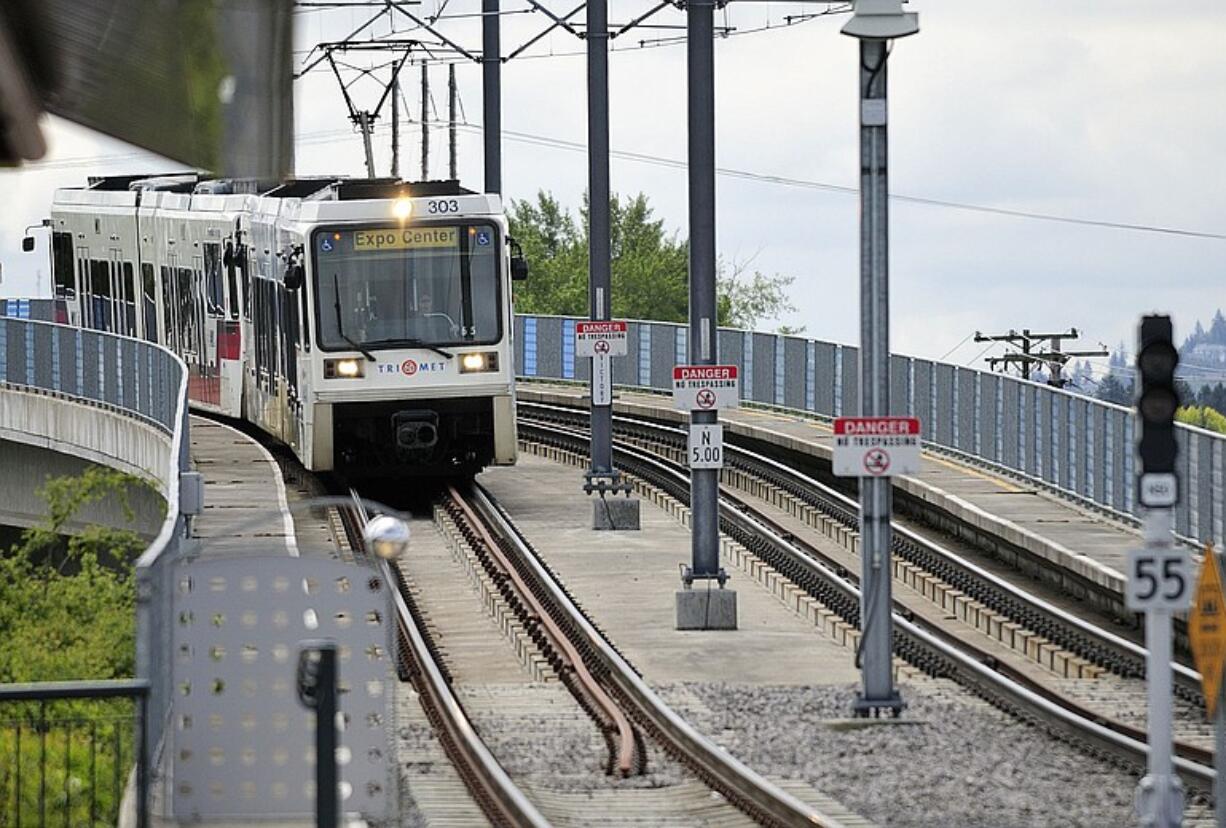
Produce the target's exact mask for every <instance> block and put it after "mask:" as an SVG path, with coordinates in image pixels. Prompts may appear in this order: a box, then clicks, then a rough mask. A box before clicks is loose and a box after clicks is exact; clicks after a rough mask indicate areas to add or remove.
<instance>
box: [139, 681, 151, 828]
mask: <svg viewBox="0 0 1226 828" xmlns="http://www.w3.org/2000/svg"><path fill="white" fill-rule="evenodd" d="M136 704H137V708H136V709H137V713H138V715H139V716H140V719H139V724H138V727H139V729H140V731H139V732H140V737H139V738H138V739H137V741H136V828H149V776H150V767H149V745H148V741H149V691H148V690H146V691H145V692H144V693H143V694H141V695H140V696H139V697H138V698H137V700H136Z"/></svg>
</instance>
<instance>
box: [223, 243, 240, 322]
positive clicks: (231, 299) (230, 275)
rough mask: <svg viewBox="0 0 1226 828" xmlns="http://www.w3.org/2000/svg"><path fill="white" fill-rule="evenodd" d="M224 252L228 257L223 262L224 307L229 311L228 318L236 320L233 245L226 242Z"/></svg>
mask: <svg viewBox="0 0 1226 828" xmlns="http://www.w3.org/2000/svg"><path fill="white" fill-rule="evenodd" d="M226 250H227V251H228V252H229V254H230V255H228V256H226V257H225V258H224V260H223V262H224V264H225V267H226V287H227V289H228V290H227V292H228V295H227V296H226V307H228V308H229V310H230V318H231V319H238V267H237V266H235V264H234V256H235V253H234V245H233V244H231V243H230V242H226Z"/></svg>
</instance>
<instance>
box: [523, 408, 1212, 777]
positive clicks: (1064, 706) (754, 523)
mask: <svg viewBox="0 0 1226 828" xmlns="http://www.w3.org/2000/svg"><path fill="white" fill-rule="evenodd" d="M585 420H586V411H583V410H580V409H572V408H565V407H560V406H548V405H542V404H535V403H527V404H525V403H521V404H520V432H521V437H524V438H527V439H532V440H537V441H541V442H545V443H548V444H552V445H556V446H558V447H562V448H566V449H567V450H569V451H576V452H580V453H584V452H586V451H587V441H588V435H587V433H586V430H585V429H584V428H583V425H584V422H585ZM615 430H616V432H617V434H618V435H619V438H620V439H619V440H618V441H616V442H615V446H614V451H615V456H616V457H617V459H618V462H619V464H620V465H621V466H622V468H623V469H625V470H627V471H629V472H630V473H631V474H634V475H635V476H637V477H639V478H640V479H642V480H643V481H645V482H647V483H649V484H650V485H652V486H654V487H656V488H658V489H661V490H663V491H664V492H665V493H667V494H669V495H670V496H672V497H674V498H676V499H677V500H679V501H681V502H683V503H686V502H688V499H689V475H688V470H687V469H685V468H684V467H682V466H681V465H680V464H679V463H678V462H676V461H675V460H674V459H673V458H674V457H676V456H678V455H677V450H678V446H684V441H685V432H684V431H682V430H681V429H678V428H675V427H673V426H664V425H660V424H658V423H654V422H651V421H647V420H641V419H635V418H628V417H616V418H615ZM627 437H628V438H630V439H625V438H627ZM635 443H637V444H635ZM645 446H649V447H645ZM725 452H726V455H727V456H728V459H729V460H730V461H731V463H732V464H733V465H736V466H738V467H739V468H742V469H745V470H747V471H748V472H749V473H752V474H755V475H758V476H761V477H764V478H767V479H770V480H772V482H773V484H774V485H781V486H784V487H786V488H787V489H788V490H789V491H792V492H793V493H794V494H796V495H797V496H799V497H801V498H802V499H804V500H805V501H806V502H807V503H810V504H812V506H813V508H815V509H818V510H820V511H821V512H822V513H823V514H824V515H828V516H829V517H830V518H831V519H833V520H836V521H839V522H841V523H843V524H845V525H847V526H848V527H851V528H854V527H855V526H856V525H857V523H858V515H857V509H856V504H855V503H854V501H851V500H850V499H849V498H847V497H846V496H844V495H842V494H841V493H839V492H836V491H834V490H832V489H829V488H828V487H825V486H823V485H822V484H820V483H818V482H817V481H814V480H811V479H809V478H807V477H805V476H804V475H802V474H800V473H798V472H796V471H795V470H792V469H790V468H788V467H787V466H785V465H783V464H781V463H778V462H777V461H774V460H772V459H770V458H765V457H761V456H759V455H756V454H753V453H752V452H748V451H745V450H744V449H740V448H737V447H735V446H731V445H728V444H725ZM720 523H721V530H722V531H724V532H725V533H726V534H728V535H729V536H731V537H732V538H733V539H734V540H736V541H738V542H739V543H741V544H742V545H744V546H746V547H747V548H749V549H750V550H751V551H753V552H755V553H756V554H758V555H760V556H761V557H763V558H764V559H766V560H767V561H768V562H770V563H771V564H772V565H773V566H775V568H777V569H778V570H780V571H781V572H782V573H784V574H785V575H787V576H788V577H789V578H791V579H792V580H793V581H794V582H795V583H796V584H797V585H798V586H799V587H801V588H802V589H803V590H806V591H807V592H808V593H809V594H810V595H812V596H813V597H815V598H817V599H818V600H819V601H821V602H822V603H823V604H825V605H826V606H827V607H829V608H830V609H831V610H833V611H834V612H835V613H837V614H838V615H839V616H841V617H842V618H843V619H844V620H845V621H847V622H848V623H851V624H858V622H859V590H858V582H857V579H856V578H855V577H854V576H853V575H852V573H851V572H849V571H848V570H847V568H846V567H845V566H842V565H839V564H837V563H834V562H832V561H831V560H830V559H828V558H827V557H825V556H824V555H823V554H822V553H821V552H820V550H818V549H817V548H816V547H814V546H813V545H811V544H808V543H806V542H805V541H804V540H803V539H800V538H798V537H796V536H795V535H794V534H791V533H788V532H786V531H783V530H781V528H780V526H779V525H778V524H777V523H776V522H775V521H773V520H772V519H771V518H770V516H769V515H768V514H766V513H765V511H764V510H762V509H760V508H758V507H757V506H755V505H754V503H753V502H752V501H751V500H748V499H745V498H742V497H740V496H739V495H738V494H737V493H735V492H733V491H731V490H730V489H729V488H728V487H727V486H724V487H721V509H720ZM895 533H896V534H895V539H894V551H895V553H896V554H898V555H900V556H901V557H903V558H904V559H908V560H912V561H913V562H915V563H916V565H918V566H921V567H924V566H927V567H929V568H931V569H932V570H933V571H934V572H937V573H938V574H939V575H940V576H941V577H944V578H948V579H949V580H951V581H956V582H957V583H959V584H961V585H962V586H961V587H960V588H964V589H965V591H966V592H967V593H968V594H971V595H975V596H976V597H977V598H980V600H983V601H984V603H986V604H988V605H989V606H993V607H994V608H998V609H999V610H1000V611H1001V612H1003V613H1004V614H1006V615H1010V616H1011V617H1016V618H1017V619H1019V622H1020V623H1024V624H1025V625H1027V626H1030V627H1032V628H1035V629H1038V630H1040V631H1042V633H1043V634H1044V635H1048V636H1050V637H1051V639H1052V640H1054V641H1058V642H1059V643H1060V644H1061V645H1062V646H1065V647H1067V648H1068V649H1069V650H1070V651H1072V652H1076V653H1078V654H1079V655H1081V656H1083V657H1084V658H1086V659H1088V660H1090V661H1092V662H1094V663H1096V664H1100V665H1102V666H1104V667H1106V668H1107V669H1109V670H1111V671H1113V672H1115V673H1117V674H1118V675H1122V676H1125V677H1132V678H1136V677H1138V675H1141V676H1143V660H1144V658H1145V650H1144V648H1141V647H1139V646H1138V645H1136V644H1134V643H1133V642H1130V641H1127V640H1126V639H1123V638H1120V637H1119V636H1116V635H1114V634H1113V633H1111V632H1110V631H1108V630H1104V629H1101V628H1099V627H1096V626H1095V625H1093V624H1091V623H1089V622H1087V621H1085V620H1084V619H1082V618H1078V617H1077V616H1075V615H1072V614H1070V613H1068V612H1066V611H1064V610H1062V609H1060V608H1059V607H1055V606H1053V605H1051V604H1050V603H1048V602H1045V601H1043V600H1042V599H1040V598H1038V597H1036V596H1033V595H1031V594H1029V593H1027V592H1026V591H1025V590H1023V589H1021V588H1020V587H1018V586H1016V585H1014V584H1011V583H1009V582H1008V581H1006V580H1004V579H1002V578H1000V577H998V576H996V575H994V574H993V573H990V572H987V571H986V570H983V569H982V568H981V567H978V566H977V565H975V564H974V563H973V562H971V561H968V560H966V559H964V558H962V557H960V556H959V555H957V554H956V553H953V552H951V551H949V550H947V549H944V548H943V547H941V546H939V545H938V544H935V543H933V542H932V541H930V540H927V539H925V538H923V537H921V536H919V535H918V534H916V533H914V532H911V531H910V530H908V529H907V528H905V527H901V526H897V525H896V526H895ZM899 610H901V611H899ZM894 622H895V629H896V638H895V647H896V651H897V653H898V654H899V655H900V656H902V657H903V658H905V659H907V660H908V661H909V662H911V663H913V664H915V665H916V666H918V667H921V668H922V669H924V670H926V671H927V672H930V673H933V674H935V675H944V676H949V677H951V678H953V679H955V680H957V681H959V682H960V683H962V684H964V685H966V686H968V687H971V688H973V689H974V690H975V691H976V692H978V693H980V694H981V695H983V696H985V697H986V698H988V699H989V700H991V701H993V702H994V703H996V704H998V705H999V706H1001V707H1004V708H1006V709H1009V710H1011V711H1013V712H1015V713H1017V714H1018V715H1021V716H1023V717H1025V718H1029V719H1033V720H1035V721H1038V722H1041V723H1042V724H1043V725H1044V726H1045V727H1047V728H1048V729H1049V730H1050V731H1052V732H1053V733H1056V734H1057V735H1059V736H1060V737H1061V738H1065V739H1067V740H1069V741H1072V742H1076V743H1080V744H1083V745H1085V746H1087V747H1088V748H1090V749H1091V750H1093V751H1095V752H1099V753H1103V754H1105V755H1109V756H1111V757H1114V758H1115V759H1117V760H1118V761H1121V762H1124V763H1126V764H1128V765H1131V766H1134V767H1143V766H1144V764H1145V757H1146V753H1147V748H1146V745H1145V743H1144V738H1145V735H1144V733H1143V732H1141V731H1140V730H1138V729H1137V728H1135V727H1132V726H1130V725H1128V724H1125V723H1124V722H1121V721H1118V720H1117V719H1116V718H1115V717H1114V716H1112V715H1110V714H1109V713H1106V712H1104V711H1102V710H1096V709H1092V708H1090V707H1089V706H1087V705H1085V704H1082V703H1079V702H1077V701H1076V700H1073V699H1070V698H1067V697H1066V696H1063V695H1061V694H1060V693H1058V692H1055V691H1053V690H1052V689H1051V688H1049V687H1046V686H1044V685H1043V684H1042V683H1040V682H1035V681H1034V680H1032V679H1030V678H1027V677H1026V676H1023V675H1021V674H1019V673H1018V672H1017V671H1015V670H1012V669H1010V668H1008V667H1007V666H1006V665H1002V664H1001V663H999V660H998V659H997V658H995V657H994V656H993V655H992V654H991V653H990V652H989V651H987V650H986V649H985V648H983V647H982V646H980V644H979V643H978V642H976V641H975V640H974V638H973V637H970V636H965V635H958V634H954V633H951V632H950V631H949V630H946V629H942V628H940V627H937V626H933V625H928V624H926V623H924V622H922V621H921V620H919V619H918V617H917V616H916V615H915V614H914V613H911V612H909V611H908V610H907V609H906V607H899V606H897V605H896V612H895V616H894ZM1172 669H1173V671H1174V673H1175V677H1176V682H1177V683H1178V685H1179V686H1180V687H1181V688H1182V690H1183V693H1184V694H1185V695H1192V694H1193V693H1194V692H1196V691H1197V690H1198V689H1199V675H1198V674H1196V673H1195V672H1194V671H1192V670H1189V669H1188V668H1186V667H1184V666H1183V665H1179V664H1174V665H1172ZM1177 753H1178V759H1177V767H1178V770H1179V772H1180V773H1181V774H1182V775H1183V777H1184V779H1185V781H1186V782H1187V783H1188V784H1189V785H1191V786H1193V787H1195V788H1197V789H1199V790H1201V791H1204V792H1207V791H1209V790H1210V789H1211V786H1212V781H1213V778H1214V774H1213V771H1212V768H1211V767H1210V766H1211V764H1212V753H1211V752H1210V751H1208V750H1206V749H1204V748H1201V747H1198V746H1195V745H1190V744H1179V745H1177Z"/></svg>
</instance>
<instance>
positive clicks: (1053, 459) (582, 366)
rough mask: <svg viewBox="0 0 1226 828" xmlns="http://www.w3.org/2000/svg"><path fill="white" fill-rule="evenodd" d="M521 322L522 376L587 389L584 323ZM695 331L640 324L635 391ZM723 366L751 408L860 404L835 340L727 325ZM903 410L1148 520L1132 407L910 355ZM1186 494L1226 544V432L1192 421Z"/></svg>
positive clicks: (937, 444)
mask: <svg viewBox="0 0 1226 828" xmlns="http://www.w3.org/2000/svg"><path fill="white" fill-rule="evenodd" d="M576 321H577V320H576V319H574V318H568V317H559V316H532V315H524V314H520V315H517V316H516V317H515V339H516V342H515V348H516V354H515V357H516V371H517V373H518V374H519V375H520V376H521V377H526V378H540V379H562V380H575V381H587V380H588V378H589V371H590V367H589V363H588V360H586V359H578V358H576V357H575V322H576ZM688 333H689V332H688V329H687V328H686V326H684V325H677V324H672V323H666V322H630V324H629V345H628V349H627V354H626V356H625V357H622V358H619V359H615V360H613V381H614V382H615V383H616V384H618V385H621V386H624V387H635V388H643V389H648V390H654V391H670V390H671V388H672V368H673V365H675V364H678V363H685V362H687V361H688V351H689V349H688V342H687V336H688ZM718 356H719V361H720V362H722V363H726V364H731V365H736V366H738V368H739V369H740V375H741V396H742V398H743V399H744V400H745V401H747V402H754V403H759V404H762V405H768V406H776V407H780V408H787V409H794V410H797V411H801V412H806V413H808V414H809V415H812V416H815V417H818V418H822V419H829V418H833V417H838V416H845V415H846V416H850V415H854V414H856V413H857V411H858V408H859V389H858V385H859V361H858V358H859V349H857V348H855V347H853V346H850V345H840V344H838V343H834V342H824V341H821V340H812V339H804V338H801V337H792V336H779V335H776V334H767V333H757V332H752V331H740V330H733V329H726V328H721V329H720V331H719V355H718ZM890 389H891V407H892V413H895V414H909V415H912V416H918V417H919V418H920V419H921V421H922V423H923V437H924V440H925V441H926V443H927V445H928V446H929V447H930V448H933V449H937V450H939V451H944V452H948V453H951V454H954V455H957V456H958V457H960V458H962V459H964V460H967V461H970V462H974V463H979V464H983V465H986V466H989V467H991V468H993V469H995V470H997V471H1001V472H1004V473H1007V474H1011V475H1016V476H1020V477H1023V478H1025V479H1027V480H1030V481H1033V482H1035V483H1038V484H1041V485H1043V486H1045V487H1046V488H1048V489H1051V490H1055V491H1057V492H1059V493H1060V494H1062V495H1064V496H1066V497H1069V498H1071V499H1073V500H1076V501H1078V502H1080V503H1082V504H1083V505H1087V506H1092V507H1095V508H1098V509H1101V510H1105V511H1108V512H1110V513H1112V514H1113V515H1114V516H1117V517H1120V518H1123V519H1126V520H1135V519H1137V518H1138V517H1139V514H1138V509H1137V504H1136V502H1135V497H1134V485H1133V473H1134V468H1133V463H1134V448H1133V445H1134V443H1133V431H1132V429H1133V422H1132V416H1131V415H1132V412H1131V409H1128V408H1124V407H1122V406H1118V405H1112V404H1110V403H1104V402H1101V401H1099V400H1095V399H1091V398H1088V397H1083V396H1079V395H1076V394H1072V393H1069V392H1067V391H1062V390H1059V389H1055V388H1052V387H1050V386H1046V385H1042V384H1039V383H1034V382H1028V381H1024V380H1020V379H1016V378H1013V377H1006V376H1002V375H1000V374H993V373H989V372H986V371H978V370H975V369H972V368H964V367H962V366H958V365H950V364H948V363H942V362H935V361H933V360H927V359H918V358H914V357H907V356H901V355H894V356H892V357H891V360H890ZM1177 439H1178V441H1179V446H1180V454H1179V463H1180V472H1181V480H1182V481H1183V483H1182V485H1183V496H1182V498H1181V502H1180V504H1179V507H1178V509H1177V510H1176V521H1175V525H1176V531H1177V532H1178V533H1179V534H1180V535H1182V536H1183V537H1185V538H1188V539H1190V540H1194V541H1208V540H1212V541H1214V542H1215V544H1216V545H1217V546H1218V547H1219V548H1220V547H1221V545H1222V542H1223V535H1224V534H1226V533H1224V530H1223V518H1224V516H1226V486H1224V485H1223V483H1224V479H1223V478H1224V475H1226V456H1224V454H1226V435H1220V434H1215V433H1213V432H1209V431H1205V430H1204V429H1199V428H1192V427H1188V426H1184V425H1182V424H1180V425H1179V426H1178V428H1177Z"/></svg>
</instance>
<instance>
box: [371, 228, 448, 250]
mask: <svg viewBox="0 0 1226 828" xmlns="http://www.w3.org/2000/svg"><path fill="white" fill-rule="evenodd" d="M459 239H460V229H459V228H458V227H389V228H384V229H379V230H354V231H353V249H354V250H356V251H358V252H360V253H369V252H373V251H376V250H424V249H429V248H440V247H455V246H456V244H457V243H458V242H459Z"/></svg>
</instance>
